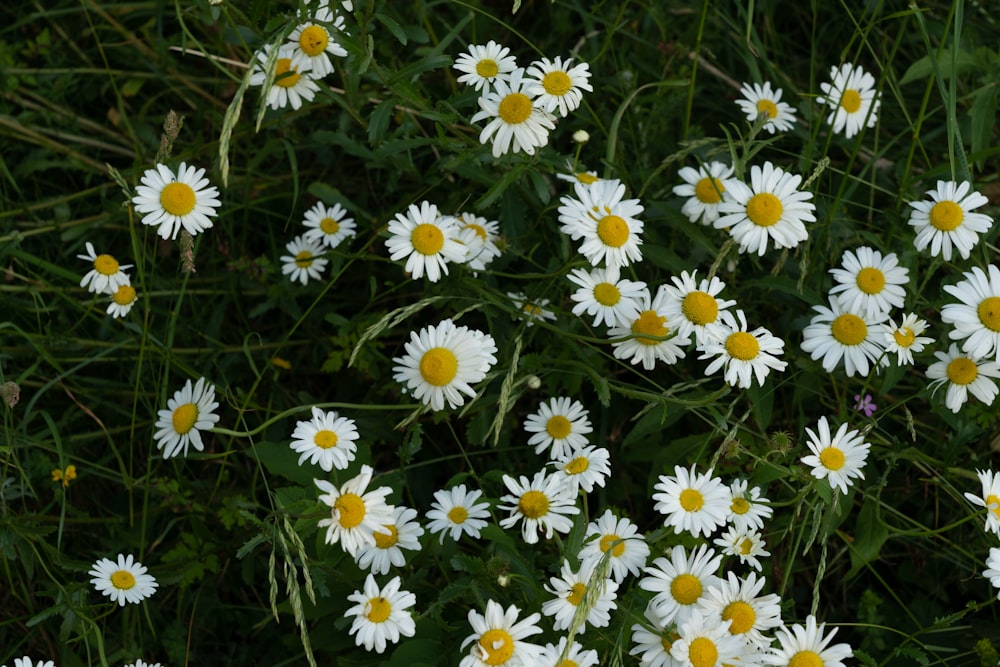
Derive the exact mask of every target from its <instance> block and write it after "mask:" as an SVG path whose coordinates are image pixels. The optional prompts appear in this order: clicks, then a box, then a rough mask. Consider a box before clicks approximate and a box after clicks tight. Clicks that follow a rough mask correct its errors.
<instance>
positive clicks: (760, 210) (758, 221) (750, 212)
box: [747, 192, 785, 227]
mask: <svg viewBox="0 0 1000 667" xmlns="http://www.w3.org/2000/svg"><path fill="white" fill-rule="evenodd" d="M784 212H785V207H784V206H782V204H781V200H780V199H778V198H777V197H775V196H774V195H772V194H771V193H770V192H761V193H760V194H759V195H754V196H753V197H751V198H750V201H748V202H747V217H748V218H750V222H752V223H753V224H755V225H758V226H760V227H770V226H771V225H773V224H775V223H777V222H778V220H781V214H782V213H784Z"/></svg>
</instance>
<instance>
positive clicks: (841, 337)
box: [830, 313, 868, 345]
mask: <svg viewBox="0 0 1000 667" xmlns="http://www.w3.org/2000/svg"><path fill="white" fill-rule="evenodd" d="M830 331H831V333H833V337H834V338H836V339H837V342H838V343H841V344H842V345H860V344H861V341H863V340H864V339H865V336H867V335H868V325H867V324H865V321H864V320H863V319H861V318H860V317H858V316H857V315H854V314H852V313H844V314H843V315H839V316H838V317H837V319H835V320H834V321H833V324H831V325H830Z"/></svg>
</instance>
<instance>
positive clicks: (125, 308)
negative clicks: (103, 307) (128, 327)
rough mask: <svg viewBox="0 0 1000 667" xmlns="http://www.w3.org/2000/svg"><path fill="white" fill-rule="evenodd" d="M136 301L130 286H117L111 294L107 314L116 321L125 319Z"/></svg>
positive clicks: (136, 297) (134, 293) (133, 289)
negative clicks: (120, 318)
mask: <svg viewBox="0 0 1000 667" xmlns="http://www.w3.org/2000/svg"><path fill="white" fill-rule="evenodd" d="M137 300H138V295H137V294H136V292H135V288H134V287H132V286H131V285H119V286H118V289H116V290H115V291H114V292H113V293H112V294H111V301H110V302H109V303H108V309H107V313H108V315H110V316H111V317H113V318H115V319H116V320H117V319H118V318H119V317H125V316H126V315H128V314H129V313H131V312H132V306H134V305H135V302H136V301H137Z"/></svg>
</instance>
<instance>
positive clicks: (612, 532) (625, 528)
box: [579, 510, 649, 583]
mask: <svg viewBox="0 0 1000 667" xmlns="http://www.w3.org/2000/svg"><path fill="white" fill-rule="evenodd" d="M583 543H584V544H583V548H582V549H581V550H580V556H579V558H580V565H581V567H582V566H584V565H587V566H588V567H596V566H597V565H598V564H599V563H600V561H601V560H602V559H603V558H604V557H605V554H607V553H608V552H609V551H610V552H611V556H610V557H609V558H610V560H611V578H612V579H614V580H615V581H617V582H618V583H621V582H622V581H623V580H624V579H625V577H626V576H627V575H629V574H632V575H638V574H639V572H640V571H641V570H642V568H644V567H646V559H647V558H649V545H648V544H646V538H645V536H644V535H643V534H642V533H640V532H639V527H638V526H636V525H635V524H634V523H632V522H631V521H629V520H628V519H626V518H621V519H619V518H618V517H616V516H615V515H614V514H612V512H611V510H604V514H602V515H601V516H600V517H599V518H598V519H597V520H596V521H591V522H590V523H589V524H587V533H586V535H585V536H584V538H583Z"/></svg>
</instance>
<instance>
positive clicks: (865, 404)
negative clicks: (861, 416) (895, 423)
mask: <svg viewBox="0 0 1000 667" xmlns="http://www.w3.org/2000/svg"><path fill="white" fill-rule="evenodd" d="M877 408H878V406H877V405H875V403H873V402H872V395H871V394H865V397H864V398H861V394H855V395H854V409H855V410H857V411H858V412H863V413H865V417H871V416H872V415H873V414H874V413H875V410H876V409H877Z"/></svg>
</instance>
